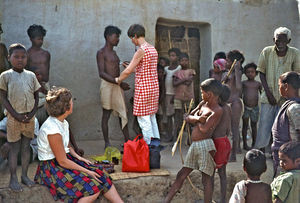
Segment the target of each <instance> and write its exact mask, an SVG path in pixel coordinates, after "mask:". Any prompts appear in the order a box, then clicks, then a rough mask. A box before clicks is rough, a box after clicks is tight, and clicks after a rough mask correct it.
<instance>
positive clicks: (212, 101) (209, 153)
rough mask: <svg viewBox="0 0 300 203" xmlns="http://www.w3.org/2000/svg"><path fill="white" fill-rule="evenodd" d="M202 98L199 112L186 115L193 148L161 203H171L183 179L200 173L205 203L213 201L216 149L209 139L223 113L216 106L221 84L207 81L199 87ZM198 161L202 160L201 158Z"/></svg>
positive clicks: (217, 105)
mask: <svg viewBox="0 0 300 203" xmlns="http://www.w3.org/2000/svg"><path fill="white" fill-rule="evenodd" d="M200 87H201V94H202V99H203V100H204V102H205V103H204V104H203V105H202V106H201V108H200V111H199V112H198V111H196V113H195V114H194V115H188V116H187V117H186V121H187V122H188V123H191V124H194V125H195V127H194V129H193V131H192V141H193V142H192V144H191V146H190V148H189V151H188V153H187V155H186V157H185V162H184V163H185V164H184V166H183V168H182V169H181V170H180V171H179V172H178V173H177V176H176V180H175V182H174V183H173V185H172V186H171V189H170V191H169V193H168V195H167V196H166V198H165V199H164V202H170V201H171V200H172V198H173V197H174V195H175V194H176V193H177V192H178V191H179V189H180V188H181V186H182V184H183V182H184V180H185V179H186V177H187V176H188V175H189V174H190V173H191V172H192V171H193V170H194V169H196V170H199V171H201V172H202V183H203V185H204V202H205V203H210V202H211V201H212V193H213V191H212V178H211V176H212V175H213V173H214V169H215V162H214V160H213V155H214V152H215V150H216V149H215V145H214V143H213V140H212V139H211V136H212V133H213V131H214V129H215V128H216V126H217V125H218V123H219V121H220V119H221V117H222V114H223V109H222V107H220V106H219V104H218V100H219V95H220V94H221V91H222V84H221V83H220V82H219V81H217V80H215V79H207V80H205V81H203V82H202V83H201V86H200ZM203 114H206V115H207V114H210V115H209V116H208V118H207V119H206V122H205V123H204V124H201V123H200V122H199V121H198V120H199V117H200V116H201V115H203ZM200 157H201V158H200Z"/></svg>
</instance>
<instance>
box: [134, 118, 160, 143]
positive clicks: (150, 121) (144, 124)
mask: <svg viewBox="0 0 300 203" xmlns="http://www.w3.org/2000/svg"><path fill="white" fill-rule="evenodd" d="M137 121H138V123H139V126H140V128H141V129H142V133H143V136H144V140H145V141H146V143H147V144H150V142H151V138H152V137H153V138H158V139H160V137H159V131H158V126H157V122H156V116H155V114H152V115H148V116H137Z"/></svg>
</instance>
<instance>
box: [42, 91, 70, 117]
mask: <svg viewBox="0 0 300 203" xmlns="http://www.w3.org/2000/svg"><path fill="white" fill-rule="evenodd" d="M71 99H72V94H71V91H70V90H68V89H67V88H64V87H52V88H51V90H49V92H48V94H47V96H46V104H45V108H46V110H47V112H48V114H49V115H50V116H53V117H58V116H61V115H63V114H64V113H65V112H66V111H67V110H70V108H71V105H70V101H71Z"/></svg>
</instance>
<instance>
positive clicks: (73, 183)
mask: <svg viewBox="0 0 300 203" xmlns="http://www.w3.org/2000/svg"><path fill="white" fill-rule="evenodd" d="M67 158H68V159H70V160H72V161H74V162H75V163H77V164H78V165H80V166H82V167H84V168H86V169H89V170H92V171H95V172H96V173H98V174H99V175H100V178H99V179H100V180H101V182H102V183H100V182H98V181H97V180H95V179H93V178H91V177H90V176H88V174H86V173H84V172H80V171H78V170H70V169H66V168H63V167H61V166H60V165H59V164H58V162H57V161H56V159H52V160H47V161H40V162H39V165H38V168H37V171H36V175H35V177H34V181H35V182H36V183H38V184H41V185H45V186H47V187H48V188H49V190H50V193H51V194H52V196H53V198H54V200H56V201H57V200H61V201H65V202H77V201H78V200H79V199H80V198H81V197H86V196H90V195H93V194H96V193H98V192H100V194H103V193H105V192H107V191H108V190H109V189H110V187H111V185H112V181H111V178H110V176H109V175H108V174H107V173H106V172H103V171H102V168H99V166H95V165H87V164H86V163H85V162H83V161H79V160H78V159H76V158H75V157H73V156H72V155H71V154H67Z"/></svg>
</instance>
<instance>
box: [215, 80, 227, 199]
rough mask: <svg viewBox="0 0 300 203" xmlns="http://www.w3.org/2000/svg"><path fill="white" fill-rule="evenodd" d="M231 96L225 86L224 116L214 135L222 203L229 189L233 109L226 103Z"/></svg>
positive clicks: (222, 94)
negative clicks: (227, 170) (227, 174)
mask: <svg viewBox="0 0 300 203" xmlns="http://www.w3.org/2000/svg"><path fill="white" fill-rule="evenodd" d="M229 96H230V89H229V88H228V87H227V86H226V85H223V91H222V93H221V95H220V100H221V102H220V104H221V106H222V108H223V115H222V117H221V120H220V122H219V125H218V126H217V127H216V129H215V130H214V132H213V134H212V138H213V140H214V144H215V147H216V154H215V156H214V160H215V163H216V168H217V169H218V174H219V177H220V187H221V190H220V191H221V198H220V202H221V203H225V202H226V189H227V177H226V165H227V163H228V160H229V155H230V151H231V145H230V141H229V139H228V136H230V135H231V120H230V119H228V118H230V117H231V108H230V106H229V105H228V104H227V103H226V102H227V100H228V99H229Z"/></svg>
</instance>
